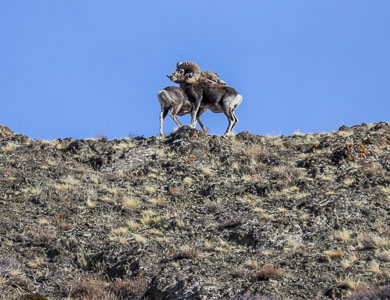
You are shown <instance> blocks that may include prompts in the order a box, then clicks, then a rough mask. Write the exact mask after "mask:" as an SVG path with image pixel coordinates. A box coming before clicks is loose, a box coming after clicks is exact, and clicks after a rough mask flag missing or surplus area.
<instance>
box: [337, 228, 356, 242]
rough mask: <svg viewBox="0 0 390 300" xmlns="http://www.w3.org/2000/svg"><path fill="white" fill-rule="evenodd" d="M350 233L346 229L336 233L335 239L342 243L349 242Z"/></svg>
mask: <svg viewBox="0 0 390 300" xmlns="http://www.w3.org/2000/svg"><path fill="white" fill-rule="evenodd" d="M351 234H352V232H351V231H350V230H348V229H346V228H343V230H340V231H337V232H336V237H337V238H338V239H339V240H342V241H350V240H351Z"/></svg>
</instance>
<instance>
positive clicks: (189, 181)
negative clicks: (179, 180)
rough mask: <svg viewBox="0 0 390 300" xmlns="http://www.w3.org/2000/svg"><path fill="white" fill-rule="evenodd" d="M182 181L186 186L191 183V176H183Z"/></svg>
mask: <svg viewBox="0 0 390 300" xmlns="http://www.w3.org/2000/svg"><path fill="white" fill-rule="evenodd" d="M183 183H184V184H185V185H187V186H190V185H192V178H191V177H185V178H184V179H183Z"/></svg>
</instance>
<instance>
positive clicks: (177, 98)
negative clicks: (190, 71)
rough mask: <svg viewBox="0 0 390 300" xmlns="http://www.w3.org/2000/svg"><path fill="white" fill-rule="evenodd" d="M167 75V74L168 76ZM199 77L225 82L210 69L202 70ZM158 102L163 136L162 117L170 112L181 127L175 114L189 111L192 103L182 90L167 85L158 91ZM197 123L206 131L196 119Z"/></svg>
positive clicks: (183, 113)
mask: <svg viewBox="0 0 390 300" xmlns="http://www.w3.org/2000/svg"><path fill="white" fill-rule="evenodd" d="M168 77H169V76H168ZM201 78H202V79H203V80H207V81H210V82H214V83H220V84H225V85H226V83H225V82H224V81H223V80H221V79H220V78H219V75H218V74H216V73H213V72H210V71H204V72H202V73H201ZM157 97H158V102H160V106H161V114H160V136H164V130H163V126H164V125H163V123H164V119H165V117H166V116H167V114H168V112H169V111H171V112H170V114H169V115H170V116H171V117H172V119H173V120H174V121H175V123H176V124H177V125H178V126H179V127H182V126H183V125H182V124H181V123H180V121H179V120H178V119H177V117H176V116H177V115H179V116H183V115H186V114H189V113H191V111H192V108H193V104H192V103H191V102H190V100H189V99H188V97H187V95H186V94H185V92H184V90H183V89H181V88H180V87H177V86H168V87H166V88H164V89H163V90H161V91H160V92H158V95H157ZM197 120H198V122H199V125H200V126H201V127H202V130H203V131H206V127H205V126H204V125H203V123H202V122H201V121H200V120H199V118H198V119H197Z"/></svg>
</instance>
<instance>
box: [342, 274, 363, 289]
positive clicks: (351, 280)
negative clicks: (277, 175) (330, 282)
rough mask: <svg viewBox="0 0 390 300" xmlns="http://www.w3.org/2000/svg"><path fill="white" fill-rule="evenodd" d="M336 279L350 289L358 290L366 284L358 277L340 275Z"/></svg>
mask: <svg viewBox="0 0 390 300" xmlns="http://www.w3.org/2000/svg"><path fill="white" fill-rule="evenodd" d="M336 281H337V283H338V284H339V285H345V286H347V287H348V288H349V289H351V290H352V291H360V290H362V289H365V288H366V287H367V284H366V283H365V282H363V281H362V280H361V279H360V278H355V277H349V276H348V277H346V278H343V277H340V278H338V279H336Z"/></svg>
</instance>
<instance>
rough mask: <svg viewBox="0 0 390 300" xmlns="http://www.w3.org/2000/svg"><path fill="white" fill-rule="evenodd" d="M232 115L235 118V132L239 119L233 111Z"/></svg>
mask: <svg viewBox="0 0 390 300" xmlns="http://www.w3.org/2000/svg"><path fill="white" fill-rule="evenodd" d="M232 115H233V117H234V124H233V126H232V129H231V130H232V131H233V130H234V127H236V125H237V123H238V118H237V116H236V114H235V113H234V111H232Z"/></svg>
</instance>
